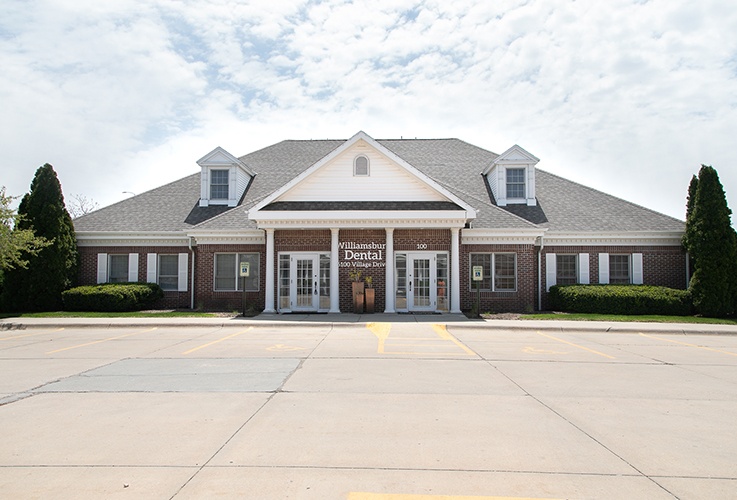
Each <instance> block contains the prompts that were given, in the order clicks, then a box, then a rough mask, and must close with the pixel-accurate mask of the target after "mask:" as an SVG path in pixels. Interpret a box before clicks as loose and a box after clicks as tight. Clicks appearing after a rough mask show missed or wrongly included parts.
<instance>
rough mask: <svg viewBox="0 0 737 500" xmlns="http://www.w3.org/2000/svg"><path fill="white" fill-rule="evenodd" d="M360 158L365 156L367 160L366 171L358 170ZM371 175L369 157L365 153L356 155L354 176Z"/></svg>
mask: <svg viewBox="0 0 737 500" xmlns="http://www.w3.org/2000/svg"><path fill="white" fill-rule="evenodd" d="M360 158H363V159H365V160H366V173H365V174H363V173H358V170H357V167H358V166H357V162H358V160H359V159H360ZM370 175H371V161H370V160H369V157H368V156H366V155H365V154H359V155H356V157H355V158H353V177H369V176H370Z"/></svg>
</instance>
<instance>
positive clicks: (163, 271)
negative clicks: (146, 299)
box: [156, 255, 179, 290]
mask: <svg viewBox="0 0 737 500" xmlns="http://www.w3.org/2000/svg"><path fill="white" fill-rule="evenodd" d="M158 271H159V273H158V276H157V277H156V279H157V282H158V284H159V286H160V287H161V289H162V290H178V289H179V255H159V265H158Z"/></svg>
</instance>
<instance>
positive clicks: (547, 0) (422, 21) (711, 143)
mask: <svg viewBox="0 0 737 500" xmlns="http://www.w3.org/2000/svg"><path fill="white" fill-rule="evenodd" d="M735 33H737V9H736V8H735V5H734V2H733V1H731V0H698V1H696V0H692V1H686V0H650V1H647V0H639V1H638V0H607V1H605V2H603V1H594V0H577V1H570V0H501V1H488V0H487V1H471V0H453V1H452V2H449V1H447V0H425V1H416V0H370V1H354V2H346V1H332V0H326V1H320V0H309V1H304V0H272V1H265V0H253V1H229V0H222V1H209V2H208V1H204V0H196V1H195V0H192V1H190V0H170V1H155V0H150V1H134V0H115V1H100V0H3V1H2V3H1V4H0V68H2V71H0V116H1V117H2V119H1V120H0V186H5V187H6V189H7V193H8V194H12V195H15V196H19V195H22V194H24V193H26V192H28V190H29V189H30V183H31V181H32V179H33V176H34V173H35V171H36V169H37V168H38V167H39V166H41V165H43V164H44V163H50V164H52V165H53V166H54V169H55V170H56V172H57V175H58V176H59V179H60V181H61V184H62V188H63V191H64V195H65V197H66V199H67V201H68V202H69V201H70V200H71V198H72V197H74V196H82V197H84V198H87V199H88V200H92V201H93V202H95V203H97V204H98V205H99V206H106V205H109V204H111V203H114V202H117V201H120V200H122V199H125V198H127V197H129V196H131V195H130V194H129V193H139V194H140V193H142V192H144V191H147V190H150V189H153V188H155V187H158V186H160V185H163V184H165V183H167V182H171V181H174V180H177V179H180V178H182V177H184V176H187V175H189V174H193V173H196V172H198V171H199V167H198V166H197V163H196V161H197V160H198V159H200V158H201V157H203V156H205V155H206V154H207V153H209V152H210V151H212V150H213V149H214V148H216V147H218V146H221V147H223V148H225V149H226V150H227V151H228V152H230V153H231V154H233V155H235V156H243V155H245V154H248V153H250V152H252V151H256V150H258V149H261V148H263V147H265V146H268V145H270V144H274V143H276V142H279V141H281V140H284V139H327V138H329V139H348V138H350V137H352V136H353V135H354V134H356V133H357V132H358V131H361V130H362V131H364V132H366V133H367V134H368V135H370V136H371V137H373V138H375V139H390V138H400V137H404V138H415V137H417V138H449V137H455V138H459V139H462V140H465V141H466V142H469V143H471V144H474V145H476V146H479V147H482V148H485V149H487V150H490V151H493V152H495V153H502V152H504V151H506V150H507V149H508V148H509V147H511V146H513V145H514V144H518V145H520V146H521V147H523V148H524V149H525V150H527V151H529V152H530V153H532V154H533V155H535V156H537V157H538V158H540V163H539V164H538V167H539V168H541V169H543V170H546V171H548V172H551V173H554V174H557V175H560V176H562V177H566V178H568V179H570V180H573V181H576V182H579V183H582V184H585V185H587V186H590V187H593V188H595V189H599V190H602V191H605V192H607V193H610V194H613V195H615V196H618V197H620V198H624V199H626V200H629V201H632V202H634V203H637V204H639V205H643V206H646V207H648V208H651V209H653V210H656V211H659V212H662V213H665V214H668V215H671V216H673V217H676V218H679V219H683V218H684V217H685V203H686V193H687V188H688V184H689V182H690V179H691V177H692V176H693V175H694V174H697V173H698V170H699V168H700V166H701V165H702V164H706V165H711V166H713V167H714V168H715V169H716V170H717V171H718V172H719V176H720V179H721V182H722V185H723V186H724V188H725V191H726V193H727V198H728V201H731V203H730V206H731V207H732V208H733V209H737V147H736V146H737V137H736V135H737V134H736V132H737V36H736V35H735Z"/></svg>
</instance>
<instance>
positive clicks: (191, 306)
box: [187, 236, 195, 311]
mask: <svg viewBox="0 0 737 500" xmlns="http://www.w3.org/2000/svg"><path fill="white" fill-rule="evenodd" d="M192 240H194V237H193V236H190V237H189V240H188V241H187V246H189V251H190V253H191V254H192V269H191V271H190V273H189V274H190V285H189V295H190V303H189V308H190V310H192V311H194V269H195V266H194V256H195V253H194V248H193V247H192Z"/></svg>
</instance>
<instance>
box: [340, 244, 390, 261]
mask: <svg viewBox="0 0 737 500" xmlns="http://www.w3.org/2000/svg"><path fill="white" fill-rule="evenodd" d="M339 247H340V250H341V253H342V255H341V257H342V258H341V259H340V261H341V262H340V267H386V261H385V257H386V243H375V242H373V241H372V242H371V243H356V242H355V241H341V242H340V243H339Z"/></svg>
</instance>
